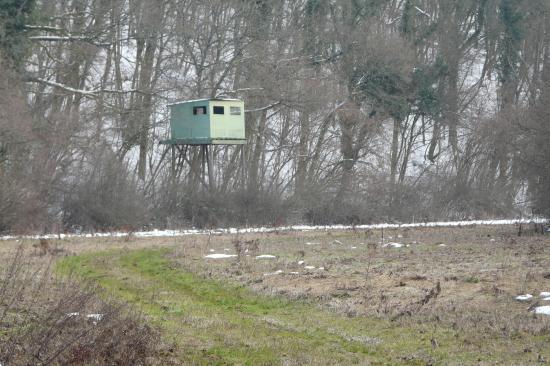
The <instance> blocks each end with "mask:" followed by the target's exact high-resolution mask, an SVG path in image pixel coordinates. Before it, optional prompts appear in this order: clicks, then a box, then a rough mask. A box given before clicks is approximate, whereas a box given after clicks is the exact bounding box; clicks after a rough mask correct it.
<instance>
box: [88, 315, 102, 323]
mask: <svg viewBox="0 0 550 366" xmlns="http://www.w3.org/2000/svg"><path fill="white" fill-rule="evenodd" d="M86 318H88V319H91V320H92V321H93V323H94V324H97V323H98V322H100V321H101V319H103V314H88V315H86Z"/></svg>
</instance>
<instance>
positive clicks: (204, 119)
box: [159, 98, 246, 189]
mask: <svg viewBox="0 0 550 366" xmlns="http://www.w3.org/2000/svg"><path fill="white" fill-rule="evenodd" d="M168 106H169V107H170V138H169V139H168V140H164V141H161V142H160V143H161V144H164V145H168V146H167V149H166V150H165V152H164V153H163V155H162V157H161V160H162V159H164V157H165V156H166V154H167V153H168V151H170V150H171V151H172V164H171V166H172V174H171V175H172V178H173V179H176V177H179V175H180V174H181V171H182V169H183V165H184V164H185V163H187V164H188V165H189V169H190V170H189V172H190V174H192V175H193V176H196V177H198V180H199V181H200V182H201V183H202V184H203V185H204V186H205V187H207V188H210V189H213V188H214V187H215V182H216V178H215V171H214V164H213V161H214V159H215V153H214V152H213V150H212V148H211V147H210V146H211V145H241V146H239V149H238V150H237V152H238V151H239V150H240V154H241V167H240V171H241V181H242V182H243V183H242V184H244V183H245V176H246V174H245V164H244V161H245V149H244V144H246V136H245V125H244V102H243V101H242V100H239V99H229V98H209V99H197V100H187V101H182V102H176V103H172V104H169V105H168ZM197 158H198V159H199V162H200V166H197V164H196V162H197ZM159 165H160V164H159Z"/></svg>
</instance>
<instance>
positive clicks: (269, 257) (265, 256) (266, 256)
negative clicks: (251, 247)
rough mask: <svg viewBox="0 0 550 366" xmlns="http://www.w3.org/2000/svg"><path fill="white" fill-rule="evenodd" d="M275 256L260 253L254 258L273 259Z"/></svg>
mask: <svg viewBox="0 0 550 366" xmlns="http://www.w3.org/2000/svg"><path fill="white" fill-rule="evenodd" d="M275 258H277V257H276V256H274V255H271V254H261V255H257V256H256V259H275Z"/></svg>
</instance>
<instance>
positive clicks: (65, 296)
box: [0, 249, 160, 365]
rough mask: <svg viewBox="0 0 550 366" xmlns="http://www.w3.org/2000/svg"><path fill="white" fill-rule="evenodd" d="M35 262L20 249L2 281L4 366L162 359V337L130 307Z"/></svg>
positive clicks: (0, 338) (0, 360)
mask: <svg viewBox="0 0 550 366" xmlns="http://www.w3.org/2000/svg"><path fill="white" fill-rule="evenodd" d="M29 258H30V257H28V256H25V254H24V252H23V251H22V250H21V249H19V250H18V251H17V253H16V254H15V255H14V256H13V259H12V260H11V261H10V263H9V264H8V266H7V267H6V268H5V269H4V272H3V274H2V277H0V281H1V282H0V343H1V344H2V347H1V349H0V363H1V364H3V365H6V364H7V365H36V364H40V365H47V364H50V365H67V364H70V365H107V364H108V365H144V364H148V363H149V361H150V360H152V358H153V357H154V356H155V355H156V354H157V352H158V346H159V344H160V342H159V334H158V332H156V331H154V330H153V329H151V328H150V327H149V326H147V325H146V324H145V323H144V322H143V319H141V317H140V316H139V314H137V313H136V312H135V311H133V310H132V309H129V308H128V306H127V305H126V304H119V303H115V302H109V301H101V300H100V299H99V298H98V296H97V295H96V293H97V291H96V288H95V287H94V286H93V285H80V284H78V283H75V282H74V281H71V280H67V281H61V280H59V279H54V278H53V277H52V276H51V273H50V271H49V270H48V267H44V266H39V267H37V265H36V264H34V265H33V264H32V263H31V261H30V259H29ZM32 268H35V269H32Z"/></svg>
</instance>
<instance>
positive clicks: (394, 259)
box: [176, 226, 550, 336]
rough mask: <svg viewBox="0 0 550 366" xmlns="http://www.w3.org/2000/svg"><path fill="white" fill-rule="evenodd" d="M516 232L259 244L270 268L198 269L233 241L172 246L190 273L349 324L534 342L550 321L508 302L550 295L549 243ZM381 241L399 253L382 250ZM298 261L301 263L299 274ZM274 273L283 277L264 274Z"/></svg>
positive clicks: (301, 237)
mask: <svg viewBox="0 0 550 366" xmlns="http://www.w3.org/2000/svg"><path fill="white" fill-rule="evenodd" d="M517 232H518V228H517V227H514V226H507V227H473V228H472V227H468V228H466V227H465V228H437V229H428V228H423V229H403V230H385V232H384V239H382V231H378V230H377V231H367V232H352V231H350V232H336V233H334V232H333V233H301V234H279V235H275V234H270V235H264V236H260V237H258V239H259V243H260V248H259V251H258V253H260V254H273V255H276V256H277V259H276V260H258V259H255V258H254V256H253V255H252V256H244V257H242V256H241V259H240V260H239V259H235V260H233V259H226V260H204V259H203V258H202V256H203V255H205V254H208V253H209V252H210V249H213V250H215V252H217V253H235V249H234V248H233V245H232V242H234V239H231V238H225V237H221V238H216V240H208V239H207V240H203V239H198V238H197V239H190V240H191V245H185V246H181V247H180V250H179V252H177V254H176V257H177V258H178V260H179V261H180V263H182V264H183V266H185V267H186V268H189V269H191V270H192V271H193V272H198V273H202V274H204V275H205V276H212V277H215V278H220V279H228V278H229V279H231V280H234V281H238V282H240V283H244V284H247V285H249V286H250V287H252V288H253V289H255V290H257V291H260V292H263V293H268V294H277V295H284V296H288V297H291V298H311V299H315V300H318V301H320V302H321V303H323V304H325V305H327V306H329V307H331V308H333V309H335V310H336V311H338V312H344V313H346V314H348V315H350V316H356V315H371V316H380V317H387V318H391V319H393V320H396V321H403V322H410V321H413V322H425V321H436V322H444V323H446V324H450V325H452V326H453V327H454V328H455V329H457V328H458V329H476V330H477V331H478V332H480V333H484V332H489V333H491V334H493V333H496V334H504V335H507V336H509V335H513V334H514V333H515V332H527V333H530V334H543V333H546V332H548V331H549V330H550V317H544V316H535V315H533V314H532V313H531V312H529V310H530V309H532V307H534V306H535V305H536V304H537V303H540V305H549V304H543V303H542V302H541V301H540V300H538V299H537V296H535V299H534V301H533V302H528V303H525V302H519V301H516V300H515V299H514V297H515V296H517V295H519V294H524V293H531V294H533V295H538V294H539V292H541V291H550V236H541V235H530V233H529V231H528V232H527V235H525V234H524V235H522V236H521V237H518V236H517ZM246 239H247V240H248V238H246ZM382 240H383V241H384V242H385V243H387V242H399V243H402V244H405V245H407V244H408V246H405V247H402V248H392V247H382ZM241 241H243V242H244V239H243V238H241ZM308 243H309V244H308ZM442 244H444V245H442ZM352 247H355V248H353V249H352ZM226 249H229V251H228V250H226ZM300 260H303V261H304V262H305V263H304V264H303V265H299V264H298V261H300ZM305 265H311V266H315V267H316V269H315V270H307V269H304V267H305ZM319 267H323V268H324V269H323V270H320V269H319ZM277 270H282V271H284V272H283V273H282V274H276V275H275V274H272V273H274V272H275V271H277ZM291 272H297V274H293V273H291Z"/></svg>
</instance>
